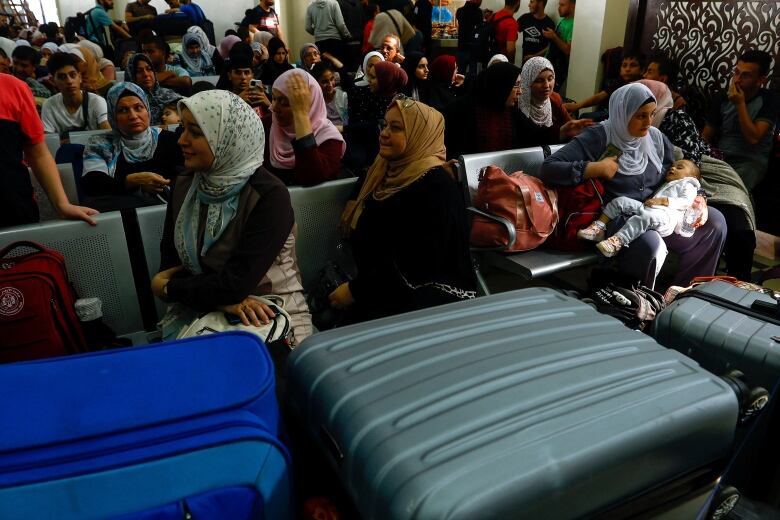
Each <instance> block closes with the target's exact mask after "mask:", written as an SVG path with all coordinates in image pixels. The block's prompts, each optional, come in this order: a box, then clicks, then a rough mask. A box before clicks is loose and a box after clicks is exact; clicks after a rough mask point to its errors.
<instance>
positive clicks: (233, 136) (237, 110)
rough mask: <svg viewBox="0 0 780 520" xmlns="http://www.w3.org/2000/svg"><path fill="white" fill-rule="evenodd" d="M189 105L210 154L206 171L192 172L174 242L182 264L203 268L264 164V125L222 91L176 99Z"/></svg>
mask: <svg viewBox="0 0 780 520" xmlns="http://www.w3.org/2000/svg"><path fill="white" fill-rule="evenodd" d="M184 108H187V109H188V110H189V111H190V112H191V113H192V116H193V117H194V118H195V121H196V122H197V123H198V126H199V127H200V130H201V132H203V135H204V137H205V138H206V141H207V142H208V143H209V148H211V151H212V153H213V154H214V162H213V163H212V164H211V167H210V168H209V169H208V171H203V172H195V175H194V178H193V180H192V185H191V186H190V189H189V191H188V192H187V195H186V196H185V198H184V202H183V203H182V207H181V210H180V211H179V215H178V217H176V225H175V227H174V233H173V241H174V245H175V246H176V251H177V252H178V253H179V258H181V261H182V264H183V265H184V267H185V268H186V269H187V270H188V271H190V272H191V273H193V274H200V273H201V272H202V269H201V266H200V256H201V255H205V254H206V252H207V251H208V250H209V248H210V247H211V246H212V245H213V244H214V242H216V241H217V240H219V237H220V236H221V235H222V233H223V232H224V231H225V228H227V226H228V224H230V222H231V221H232V220H233V218H234V217H235V216H236V213H237V212H238V200H239V195H240V193H241V190H242V189H243V188H244V186H245V185H246V183H247V181H248V180H249V178H250V177H251V176H252V174H254V173H255V171H256V170H257V169H258V168H259V167H260V166H261V165H262V164H263V150H264V149H265V132H264V131H263V123H262V122H261V121H260V118H259V117H258V116H257V114H256V113H255V111H254V110H253V109H252V107H250V106H249V105H247V104H246V103H245V102H244V100H242V99H241V98H240V97H238V96H236V95H235V94H233V93H232V92H228V91H226V90H207V91H204V92H200V93H198V94H195V95H194V96H192V97H190V98H187V99H182V100H181V101H179V112H181V111H182V110H183V109H184ZM204 205H205V206H206V207H207V208H208V209H207V211H206V228H205V230H204V233H203V248H202V249H201V250H200V252H198V249H197V244H198V241H199V238H200V236H199V231H198V225H199V221H200V210H201V207H203V206H204Z"/></svg>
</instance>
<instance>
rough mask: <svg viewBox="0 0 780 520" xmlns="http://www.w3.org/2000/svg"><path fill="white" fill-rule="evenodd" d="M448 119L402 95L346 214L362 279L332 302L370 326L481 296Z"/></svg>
mask: <svg viewBox="0 0 780 520" xmlns="http://www.w3.org/2000/svg"><path fill="white" fill-rule="evenodd" d="M445 155H446V150H445V148H444V118H443V117H442V115H441V114H440V113H439V112H437V111H436V110H434V109H432V108H431V107H429V106H427V105H425V104H423V103H420V102H419V101H414V100H412V99H410V98H405V97H400V96H399V97H397V98H396V99H394V100H393V102H392V104H391V105H390V108H389V109H388V110H387V112H386V114H385V119H384V128H383V129H382V132H381V133H380V136H379V156H378V157H377V158H376V160H375V161H374V164H373V165H372V166H371V168H370V169H369V171H368V174H367V176H366V178H365V181H364V182H363V185H362V186H361V188H360V192H359V194H358V196H357V198H356V199H355V200H351V201H349V202H348V203H347V206H346V208H345V209H344V213H343V214H342V217H341V229H342V232H343V233H344V234H345V235H346V236H348V237H350V239H351V243H352V251H353V256H354V259H355V264H356V265H357V270H358V274H357V276H356V277H355V279H354V280H352V281H351V282H349V283H345V284H342V285H341V286H339V287H338V288H337V289H336V290H335V291H334V292H333V293H332V294H331V295H330V301H331V305H333V306H334V307H337V308H343V309H348V315H349V318H350V320H352V321H364V320H369V319H375V318H379V317H383V316H390V315H393V314H398V313H402V312H407V311H411V310H415V309H421V308H425V307H431V306H434V305H441V304H444V303H450V302H454V301H459V300H463V299H468V298H474V296H475V286H476V283H475V280H474V272H473V270H472V267H471V260H470V256H469V246H468V227H467V222H466V211H465V208H464V205H463V197H462V195H461V193H460V190H459V189H458V187H457V185H456V183H455V181H454V180H453V179H452V177H451V176H450V174H449V173H448V172H447V170H445V169H444V163H445Z"/></svg>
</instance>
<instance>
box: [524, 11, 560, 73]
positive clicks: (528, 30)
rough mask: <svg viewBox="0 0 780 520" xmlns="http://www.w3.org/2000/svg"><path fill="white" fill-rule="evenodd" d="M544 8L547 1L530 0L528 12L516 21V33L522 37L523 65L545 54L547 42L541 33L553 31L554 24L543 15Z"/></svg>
mask: <svg viewBox="0 0 780 520" xmlns="http://www.w3.org/2000/svg"><path fill="white" fill-rule="evenodd" d="M545 7H547V0H530V2H528V11H529V12H527V13H525V14H524V15H522V16H521V17H520V18H518V19H517V26H518V31H519V32H520V34H522V36H523V63H525V62H526V61H528V60H529V59H531V58H533V57H534V56H544V55H545V54H546V53H547V47H548V46H549V40H547V38H545V37H544V36H543V35H542V33H543V32H544V30H545V29H550V30H555V22H553V20H552V18H550V17H549V16H547V14H545V12H544V9H545Z"/></svg>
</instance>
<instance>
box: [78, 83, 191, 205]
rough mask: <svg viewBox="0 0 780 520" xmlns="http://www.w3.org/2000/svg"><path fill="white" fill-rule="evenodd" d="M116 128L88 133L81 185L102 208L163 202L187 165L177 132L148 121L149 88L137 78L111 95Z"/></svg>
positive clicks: (112, 120) (110, 114)
mask: <svg viewBox="0 0 780 520" xmlns="http://www.w3.org/2000/svg"><path fill="white" fill-rule="evenodd" d="M107 106H108V120H109V123H110V124H111V128H112V131H111V132H109V133H106V134H99V135H95V136H92V137H90V139H89V141H87V144H86V146H85V147H84V155H83V157H84V169H83V174H82V186H83V187H84V191H85V192H86V194H87V195H88V196H89V197H90V198H89V201H90V204H92V205H93V206H94V207H96V208H98V209H99V210H100V211H112V210H117V209H123V208H133V207H139V206H149V205H153V204H160V203H162V202H163V201H162V200H161V198H160V196H164V194H165V192H166V191H168V188H170V186H171V183H172V181H173V180H174V179H175V178H176V176H177V175H178V174H179V172H180V171H181V170H182V169H183V164H184V159H183V158H182V154H181V150H180V149H179V146H178V145H177V143H176V134H174V133H173V132H169V131H168V130H161V129H159V128H156V127H152V126H150V121H149V120H150V115H149V102H148V100H147V97H146V93H145V92H144V91H143V90H142V89H141V88H140V87H139V86H138V85H135V84H133V83H119V84H117V85H114V86H113V87H112V88H111V90H109V91H108V95H107Z"/></svg>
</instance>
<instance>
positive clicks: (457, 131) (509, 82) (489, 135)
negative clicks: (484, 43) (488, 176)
mask: <svg viewBox="0 0 780 520" xmlns="http://www.w3.org/2000/svg"><path fill="white" fill-rule="evenodd" d="M519 95H520V69H519V68H518V67H516V66H514V65H512V64H511V63H496V64H495V65H491V66H490V67H488V68H487V69H485V71H484V72H483V73H482V74H481V75H480V76H479V78H477V85H476V87H475V88H474V90H473V91H472V92H471V94H469V95H468V96H465V97H462V98H459V99H458V100H456V101H455V102H454V103H452V104H451V105H450V107H449V108H448V109H447V111H446V119H447V125H446V143H447V154H448V156H449V157H450V158H453V157H454V158H457V157H458V155H462V154H469V153H480V152H495V151H499V150H511V149H512V148H520V145H519V142H520V138H521V136H520V135H519V131H518V110H517V100H518V97H519Z"/></svg>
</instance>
